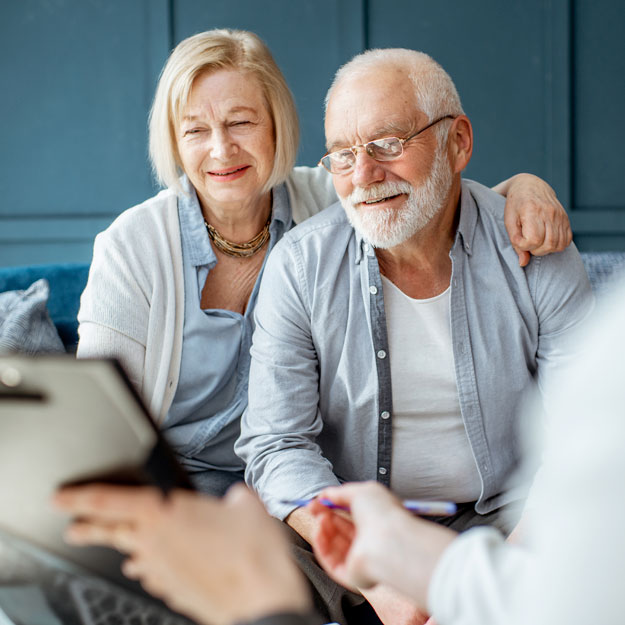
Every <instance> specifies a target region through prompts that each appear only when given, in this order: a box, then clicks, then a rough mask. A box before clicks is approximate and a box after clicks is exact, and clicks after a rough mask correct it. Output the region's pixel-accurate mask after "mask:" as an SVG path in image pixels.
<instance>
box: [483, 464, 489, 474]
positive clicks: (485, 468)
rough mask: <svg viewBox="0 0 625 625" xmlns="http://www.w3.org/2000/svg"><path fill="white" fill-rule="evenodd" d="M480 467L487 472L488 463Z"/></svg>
mask: <svg viewBox="0 0 625 625" xmlns="http://www.w3.org/2000/svg"><path fill="white" fill-rule="evenodd" d="M482 468H483V469H484V472H485V473H487V472H488V465H487V464H485V465H484V466H483V467H482Z"/></svg>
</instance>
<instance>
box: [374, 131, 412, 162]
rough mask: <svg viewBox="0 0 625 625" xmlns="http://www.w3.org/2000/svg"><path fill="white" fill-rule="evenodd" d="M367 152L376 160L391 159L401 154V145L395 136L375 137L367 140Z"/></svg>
mask: <svg viewBox="0 0 625 625" xmlns="http://www.w3.org/2000/svg"><path fill="white" fill-rule="evenodd" d="M366 149H367V154H368V155H369V156H370V157H371V158H375V159H376V160H377V161H391V160H393V159H394V158H398V157H399V156H401V154H402V152H403V146H402V143H401V141H400V140H399V139H398V138H397V137H386V138H385V139H377V140H376V141H369V143H367V145H366Z"/></svg>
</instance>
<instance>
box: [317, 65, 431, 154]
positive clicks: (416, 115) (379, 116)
mask: <svg viewBox="0 0 625 625" xmlns="http://www.w3.org/2000/svg"><path fill="white" fill-rule="evenodd" d="M424 119H425V120H427V116H426V115H424V114H423V113H422V112H421V111H420V110H419V107H418V103H417V99H416V94H415V91H414V88H413V86H412V84H411V83H410V81H409V80H407V79H406V76H405V75H400V74H399V73H397V72H391V73H390V75H388V74H387V75H384V74H383V75H380V74H379V73H373V72H369V73H366V74H362V73H359V74H356V75H354V76H347V77H346V78H344V79H343V80H342V81H340V82H339V83H338V84H337V85H336V86H335V88H334V89H333V92H332V93H331V95H330V99H329V102H328V107H327V111H326V124H325V130H326V144H327V146H328V148H330V147H333V146H345V145H353V144H355V143H362V142H363V141H371V140H374V139H380V138H382V137H385V136H386V137H389V136H400V137H401V136H402V135H403V134H406V133H409V132H411V131H412V130H413V129H414V128H415V127H418V125H419V124H420V122H421V121H422V120H424Z"/></svg>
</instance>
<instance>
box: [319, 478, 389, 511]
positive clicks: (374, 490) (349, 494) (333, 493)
mask: <svg viewBox="0 0 625 625" xmlns="http://www.w3.org/2000/svg"><path fill="white" fill-rule="evenodd" d="M389 496H390V497H391V498H392V497H393V496H392V495H390V491H388V490H387V489H385V488H384V487H383V486H382V485H381V484H379V483H378V482H349V483H347V484H343V485H342V486H333V487H330V488H326V489H324V490H323V491H321V492H320V493H319V495H318V496H317V497H318V499H329V500H330V501H332V502H333V503H335V504H337V505H339V506H345V507H347V508H350V507H351V504H352V502H353V501H354V499H355V498H356V497H358V498H361V499H365V498H371V499H377V498H379V497H384V498H386V497H389Z"/></svg>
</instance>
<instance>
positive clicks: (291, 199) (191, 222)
mask: <svg viewBox="0 0 625 625" xmlns="http://www.w3.org/2000/svg"><path fill="white" fill-rule="evenodd" d="M297 142H298V126H297V116H296V112H295V106H294V103H293V98H292V96H291V93H290V92H289V89H288V87H287V85H286V82H285V80H284V77H283V76H282V74H281V72H280V70H279V69H278V67H277V66H276V64H275V62H274V60H273V58H272V57H271V54H270V52H269V50H268V49H267V47H266V46H265V45H264V44H263V43H262V42H261V41H260V39H259V38H258V37H256V36H255V35H254V34H252V33H248V32H243V31H231V30H213V31H208V32H204V33H200V34H198V35H195V36H193V37H190V38H189V39H186V40H184V41H183V42H181V43H180V44H179V45H178V46H177V47H176V49H175V50H174V51H173V52H172V54H171V56H170V57H169V60H168V61H167V63H166V65H165V67H164V69H163V72H162V74H161V77H160V81H159V84H158V88H157V91H156V96H155V98H154V104H153V106H152V111H151V115H150V157H151V160H152V163H153V167H154V171H155V173H156V175H157V177H158V179H159V181H160V182H161V183H162V185H163V186H164V187H166V188H165V190H163V191H161V192H160V193H159V194H158V195H156V196H155V197H153V198H151V199H149V200H147V201H145V202H144V203H143V204H140V205H138V206H135V207H133V208H131V209H129V210H127V211H126V212H124V213H122V214H121V215H120V216H119V217H118V218H117V219H116V220H115V221H114V223H113V224H112V225H111V226H110V227H109V228H108V229H107V230H106V231H104V232H102V233H101V234H99V235H98V236H97V238H96V241H95V246H94V253H93V262H92V265H91V271H90V274H89V281H88V283H87V287H86V289H85V292H84V293H83V296H82V300H81V308H80V312H79V315H78V319H79V322H80V326H79V336H80V341H79V344H78V357H80V358H86V357H115V358H117V359H119V361H120V362H121V363H122V365H123V366H124V368H125V369H126V371H127V373H128V375H129V377H130V379H131V380H132V382H133V383H134V385H135V386H136V388H137V389H138V390H139V391H140V393H141V395H142V396H143V398H144V399H145V401H146V403H147V405H148V406H149V408H150V410H151V412H152V414H153V415H154V418H155V419H156V420H157V422H158V425H159V426H160V427H161V429H162V430H163V431H164V433H165V435H166V437H167V439H168V440H169V442H170V443H171V444H172V446H173V447H174V449H175V450H176V452H177V454H178V456H179V458H180V459H181V461H182V464H183V465H184V466H185V467H186V469H187V470H188V472H189V473H190V474H191V477H192V479H193V480H194V481H195V483H196V486H197V487H198V488H199V489H200V490H203V491H206V492H209V493H213V494H220V493H223V492H224V491H225V490H226V488H227V487H228V486H229V485H230V484H231V483H232V482H235V481H237V480H240V479H242V478H243V464H242V461H241V460H240V459H239V458H238V457H237V456H236V455H235V453H234V451H233V445H234V441H235V440H236V438H237V436H238V434H239V418H240V416H241V414H242V412H243V411H244V409H245V407H246V404H247V379H248V370H249V362H250V356H249V348H250V342H251V337H252V331H253V327H254V323H253V311H254V305H255V302H256V296H257V291H258V285H259V281H260V276H261V275H262V269H263V265H264V262H265V259H266V256H267V254H268V253H269V252H270V251H271V249H272V247H273V246H274V245H275V244H276V242H277V241H278V240H279V239H280V238H281V237H282V235H283V234H284V233H285V232H286V231H287V230H288V229H290V228H291V227H293V225H294V224H295V223H297V222H299V221H301V220H303V219H305V218H306V217H308V216H310V215H311V214H313V213H315V212H317V211H319V210H320V209H322V208H324V207H326V206H328V205H329V204H331V203H333V202H334V201H335V199H336V197H335V195H334V190H333V188H332V183H331V178H330V176H329V175H328V174H327V173H326V172H325V171H324V170H323V169H322V168H316V169H308V168H297V169H293V164H294V161H295V154H296V151H297ZM501 191H508V194H509V200H508V205H510V203H511V199H512V198H513V197H516V199H517V200H518V199H519V198H520V197H523V196H524V195H525V196H526V197H527V195H528V194H529V195H530V196H531V197H533V198H536V197H538V198H540V197H544V198H545V201H544V202H542V203H541V202H540V201H538V202H536V201H534V200H532V201H530V202H529V204H528V205H526V206H527V208H526V209H525V213H526V214H525V215H523V214H521V215H518V214H517V213H515V212H513V211H511V209H510V207H508V208H507V209H506V211H507V213H506V220H507V223H510V224H512V226H511V232H512V233H514V234H515V236H519V235H518V233H517V232H516V230H515V228H517V226H518V224H521V223H524V220H525V227H524V230H527V226H533V225H537V228H538V230H541V228H543V221H544V222H545V226H544V227H545V230H546V232H547V233H551V234H550V236H548V237H546V238H547V239H550V240H551V243H550V242H549V241H546V244H545V243H544V242H543V240H542V239H543V237H542V236H539V237H538V239H537V240H536V241H534V243H535V244H536V246H541V247H540V249H539V250H538V251H539V252H541V253H542V252H545V251H553V250H558V249H562V248H563V247H565V246H566V245H567V244H568V242H569V241H570V232H569V230H568V222H567V220H566V215H565V214H564V212H563V211H561V209H559V210H560V211H561V212H558V210H555V211H554V207H557V206H559V205H558V203H557V200H555V197H554V196H553V192H552V191H551V189H550V187H549V186H548V185H546V184H545V183H543V182H542V181H540V180H539V179H536V178H533V177H525V178H517V179H513V180H512V181H508V182H507V183H503V185H502V188H501ZM516 203H517V204H519V202H518V201H517V202H516ZM537 207H538V209H539V210H538V216H534V215H535V214H536V208H537ZM541 211H542V212H541ZM530 214H531V215H532V218H531V219H530ZM552 214H553V215H554V216H553V218H550V219H543V216H544V215H552ZM539 234H540V233H539ZM531 245H532V241H529V243H528V246H530V247H531ZM547 248H550V249H547Z"/></svg>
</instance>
